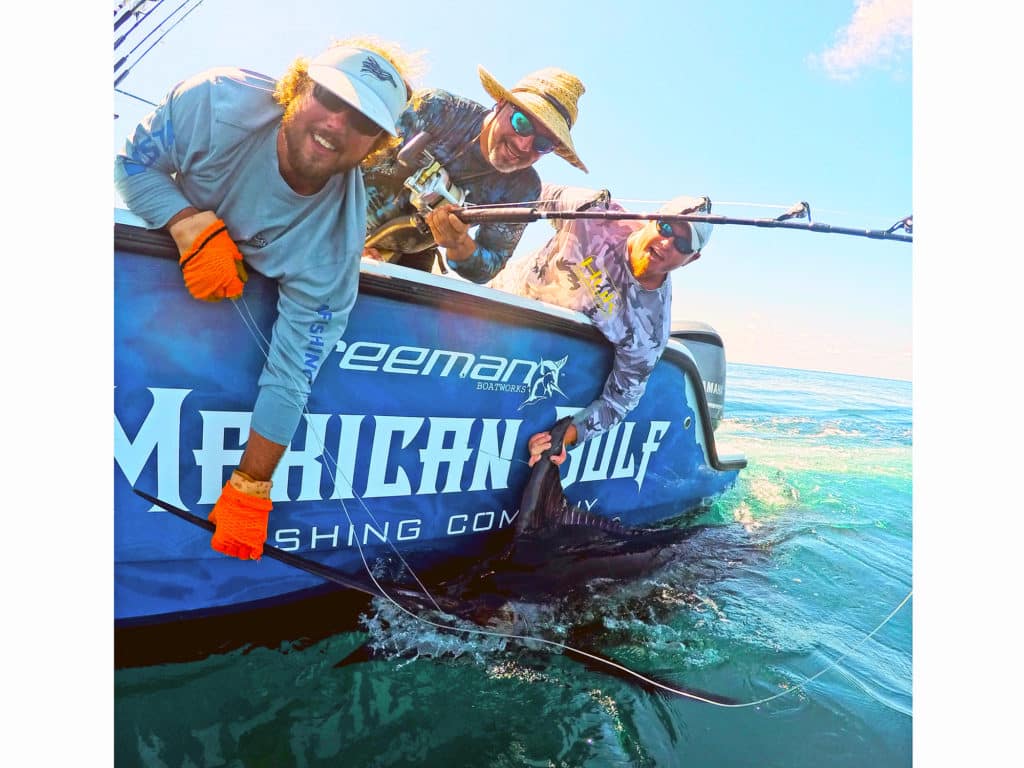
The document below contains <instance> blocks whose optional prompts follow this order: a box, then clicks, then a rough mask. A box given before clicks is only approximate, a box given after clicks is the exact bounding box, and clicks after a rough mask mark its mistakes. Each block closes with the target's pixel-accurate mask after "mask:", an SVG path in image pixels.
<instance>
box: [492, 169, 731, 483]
mask: <svg viewBox="0 0 1024 768" xmlns="http://www.w3.org/2000/svg"><path fill="white" fill-rule="evenodd" d="M542 196H543V199H544V201H545V202H544V204H543V206H541V207H543V208H546V209H548V210H558V211H566V210H568V211H575V210H579V208H580V205H581V204H582V203H588V202H591V201H593V200H594V198H595V193H594V192H592V191H590V190H585V189H581V188H579V187H561V186H554V185H549V184H545V185H544V188H543V191H542ZM708 205H709V203H708V201H707V199H706V198H703V199H702V198H696V197H685V196H682V197H676V198H673V199H672V200H670V201H668V202H667V203H665V204H664V205H663V206H662V207H661V208H660V209H658V213H659V214H680V213H697V212H706V210H707V206H708ZM597 207H600V208H606V209H607V210H609V211H622V210H624V209H623V208H622V206H621V205H619V203H617V202H615V201H614V200H607V199H603V200H600V202H598V203H597ZM551 221H552V223H557V225H558V231H557V232H556V234H555V235H554V236H553V237H552V238H551V240H550V241H548V243H547V244H546V245H545V246H543V247H542V248H540V249H538V250H537V251H535V252H534V253H532V254H529V255H525V256H522V257H518V258H516V259H514V260H513V261H512V263H511V264H509V266H508V268H507V269H505V270H504V271H503V272H501V274H499V275H498V276H497V277H496V278H495V279H494V280H492V281H491V282H489V283H488V285H489V286H490V287H492V288H497V289H499V290H503V291H507V292H509V293H515V294H517V295H519V296H526V297H528V298H532V299H538V300H540V301H543V302H546V303H548V304H555V305H557V306H560V307H565V308H567V309H572V310H576V311H577V312H582V313H583V314H585V315H586V316H587V317H589V318H590V319H591V320H592V321H593V323H594V325H595V326H597V328H598V330H599V331H601V333H602V334H603V335H604V336H605V338H607V339H608V341H610V342H611V344H612V346H613V347H614V349H615V358H614V361H613V362H612V370H611V372H610V373H609V374H608V378H607V379H606V380H605V384H604V388H603V389H602V391H601V394H600V395H598V397H597V399H595V400H594V401H593V402H592V403H591V404H590V405H588V406H587V407H586V408H584V409H583V410H581V411H579V412H578V413H576V414H575V415H574V416H573V417H572V423H571V424H570V425H569V426H568V428H567V429H566V431H565V437H564V441H563V449H562V452H561V454H560V455H558V456H552V457H551V460H552V461H553V462H554V463H555V464H561V463H562V462H563V461H565V458H566V453H565V448H564V446H566V445H572V444H573V443H582V442H583V441H584V440H587V439H588V438H590V437H593V436H594V435H598V434H601V433H602V432H605V431H607V430H608V429H610V428H611V427H613V426H614V425H615V424H618V423H619V422H620V421H622V420H623V419H624V418H625V416H626V414H628V413H629V412H630V411H631V410H633V408H635V407H636V405H637V403H639V402H640V398H641V396H642V395H643V393H644V389H646V387H647V379H648V378H649V377H650V375H651V372H652V371H653V370H654V366H655V363H657V362H658V358H660V357H661V353H662V352H663V351H664V350H665V346H666V345H667V344H668V338H669V331H670V330H671V324H672V280H671V279H670V273H671V272H673V271H674V270H676V269H679V268H680V267H685V266H686V265H687V264H690V263H691V262H694V261H696V260H697V259H699V258H700V254H701V249H703V247H704V246H705V245H706V244H707V242H708V239H709V238H710V237H711V229H712V225H711V224H710V223H708V222H695V221H691V222H686V221H683V222H670V221H665V220H660V221H659V220H651V221H637V220H626V219H615V218H608V219H604V218H600V219H569V220H565V219H562V220H558V219H552V220H551ZM528 445H529V451H530V466H533V465H534V464H536V463H537V460H538V459H539V458H540V455H541V454H542V453H543V452H544V451H546V450H547V449H548V448H550V447H551V434H550V433H549V432H539V433H537V434H535V435H533V436H532V437H531V438H530V440H529V443H528Z"/></svg>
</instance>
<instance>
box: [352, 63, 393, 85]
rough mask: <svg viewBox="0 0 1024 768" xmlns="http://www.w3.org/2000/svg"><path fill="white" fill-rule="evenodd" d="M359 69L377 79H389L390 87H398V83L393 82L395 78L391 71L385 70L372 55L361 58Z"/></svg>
mask: <svg viewBox="0 0 1024 768" xmlns="http://www.w3.org/2000/svg"><path fill="white" fill-rule="evenodd" d="M359 71H360V72H367V73H369V74H371V75H373V76H374V77H376V78H377V79H378V80H388V81H390V83H391V85H392V87H394V88H397V87H398V83H396V82H395V78H393V77H392V76H391V73H390V72H388V71H386V70H385V69H384V67H382V66H381V65H380V62H379V61H377V60H376V59H375V58H373V57H372V56H367V57H366V58H365V59H363V66H361V67H360V68H359Z"/></svg>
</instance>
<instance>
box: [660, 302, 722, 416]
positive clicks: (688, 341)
mask: <svg viewBox="0 0 1024 768" xmlns="http://www.w3.org/2000/svg"><path fill="white" fill-rule="evenodd" d="M671 338H673V339H675V340H676V341H680V342H682V343H683V345H684V346H685V347H686V348H687V349H688V350H690V354H692V355H693V359H694V360H696V362H697V370H699V371H700V378H701V383H702V384H703V385H704V394H705V396H706V397H707V401H708V413H709V415H710V416H711V429H717V428H718V423H719V422H720V421H721V420H722V415H723V413H724V409H725V347H724V345H723V344H722V337H721V336H719V335H718V331H716V330H715V329H714V328H712V327H711V326H710V325H708V324H707V323H702V322H700V321H697V320H676V321H674V322H673V323H672V333H671Z"/></svg>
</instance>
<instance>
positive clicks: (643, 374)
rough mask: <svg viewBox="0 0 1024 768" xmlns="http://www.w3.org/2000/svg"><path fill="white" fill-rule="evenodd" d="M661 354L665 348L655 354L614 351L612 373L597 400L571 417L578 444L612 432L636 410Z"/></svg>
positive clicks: (649, 351)
mask: <svg viewBox="0 0 1024 768" xmlns="http://www.w3.org/2000/svg"><path fill="white" fill-rule="evenodd" d="M663 350H664V347H661V348H660V349H657V350H645V349H638V348H635V347H619V348H617V349H616V350H615V359H614V361H613V362H612V370H611V372H610V373H609V374H608V378H607V379H605V382H604V389H602V390H601V394H600V396H599V397H598V398H597V399H596V400H594V402H592V403H591V404H590V405H588V406H587V407H586V408H584V409H583V410H582V411H580V412H579V413H577V414H576V415H575V416H573V419H572V421H573V424H574V425H575V426H576V432H577V439H578V440H579V441H580V442H583V441H584V440H587V439H589V438H591V437H593V436H594V435H598V434H601V433H602V432H605V431H607V430H609V429H611V428H612V427H613V426H615V425H616V424H618V423H619V422H620V421H622V420H623V419H624V418H625V417H626V415H627V414H628V413H629V412H630V411H632V410H633V409H634V408H636V406H637V404H638V403H639V402H640V398H641V397H642V396H643V394H644V390H645V389H646V388H647V380H648V379H649V378H650V376H651V373H652V372H653V371H654V366H655V363H657V361H658V358H659V357H661V353H662V351H663Z"/></svg>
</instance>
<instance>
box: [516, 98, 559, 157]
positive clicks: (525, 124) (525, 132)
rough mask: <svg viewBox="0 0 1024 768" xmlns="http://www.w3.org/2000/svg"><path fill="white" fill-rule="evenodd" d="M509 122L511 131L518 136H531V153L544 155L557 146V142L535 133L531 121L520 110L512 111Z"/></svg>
mask: <svg viewBox="0 0 1024 768" xmlns="http://www.w3.org/2000/svg"><path fill="white" fill-rule="evenodd" d="M509 120H510V122H511V123H512V130H513V131H515V132H516V133H518V134H519V135H520V136H533V151H534V152H536V153H537V154H538V155H546V154H547V153H548V152H550V151H551V150H553V149H554V148H555V147H557V146H558V142H557V141H552V140H551V139H549V138H548V137H547V136H541V135H540V134H539V133H537V129H536V128H535V127H534V125H533V121H532V120H530V118H528V117H527V116H526V115H525V114H523V113H522V112H521V111H520V110H518V109H517V110H516V111H514V112H513V113H512V117H511V118H509Z"/></svg>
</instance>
